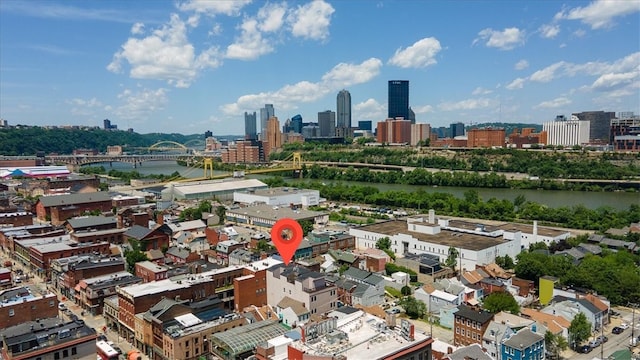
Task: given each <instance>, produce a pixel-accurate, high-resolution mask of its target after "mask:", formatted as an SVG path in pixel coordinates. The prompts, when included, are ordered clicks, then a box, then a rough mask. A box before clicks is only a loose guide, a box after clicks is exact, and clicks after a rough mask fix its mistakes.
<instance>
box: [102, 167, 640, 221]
mask: <svg viewBox="0 0 640 360" xmlns="http://www.w3.org/2000/svg"><path fill="white" fill-rule="evenodd" d="M92 166H104V167H105V168H106V169H107V171H109V170H110V169H116V170H121V171H132V170H137V171H138V172H140V174H142V175H149V174H165V175H169V174H172V173H173V172H175V171H178V172H179V173H180V175H182V176H183V177H187V178H197V177H202V176H203V174H204V170H203V169H197V168H188V167H186V166H180V165H178V164H177V163H175V162H173V161H148V162H145V163H143V164H142V166H138V167H137V168H135V169H134V168H133V165H131V164H126V163H119V162H114V163H113V165H112V167H109V163H104V164H93V165H92ZM214 173H218V174H224V173H225V172H222V171H214ZM249 177H253V178H257V179H261V178H267V177H269V176H267V175H252V176H249ZM285 180H286V181H287V182H296V181H314V180H316V179H285ZM318 181H322V180H318ZM324 182H325V183H327V184H330V183H335V182H337V181H333V180H324ZM340 183H342V184H345V185H365V186H373V187H375V188H378V189H379V190H381V191H387V190H404V191H417V190H418V189H422V190H424V191H426V192H428V193H435V192H444V193H449V194H452V195H454V196H456V197H463V196H464V192H465V191H467V190H469V189H474V190H476V191H477V192H478V194H479V195H480V197H481V198H482V199H483V200H489V199H490V198H492V197H495V198H496V199H500V200H502V199H506V200H509V201H513V200H514V199H515V198H516V197H517V196H518V195H524V196H525V198H526V199H527V200H530V201H535V202H537V203H540V204H543V205H547V206H549V207H554V208H555V207H560V206H572V205H579V204H582V205H584V206H586V207H588V208H590V209H595V208H598V207H600V206H610V207H612V208H614V209H618V210H627V209H629V206H631V205H632V204H640V192H634V193H628V192H584V191H550V190H520V189H488V188H465V187H448V186H440V187H432V186H420V185H398V184H377V183H368V182H356V181H341V182H340Z"/></svg>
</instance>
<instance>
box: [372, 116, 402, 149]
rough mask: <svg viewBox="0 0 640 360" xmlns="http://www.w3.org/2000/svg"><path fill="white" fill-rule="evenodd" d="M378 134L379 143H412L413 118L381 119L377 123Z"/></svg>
mask: <svg viewBox="0 0 640 360" xmlns="http://www.w3.org/2000/svg"><path fill="white" fill-rule="evenodd" d="M376 136H377V141H378V142H379V143H395V144H404V143H407V144H409V143H411V120H405V119H403V118H396V119H386V120H385V121H381V122H379V123H378V125H377V131H376Z"/></svg>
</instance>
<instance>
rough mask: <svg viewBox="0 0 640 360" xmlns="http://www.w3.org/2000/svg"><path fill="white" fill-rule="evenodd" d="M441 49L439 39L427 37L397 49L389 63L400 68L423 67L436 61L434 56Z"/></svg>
mask: <svg viewBox="0 0 640 360" xmlns="http://www.w3.org/2000/svg"><path fill="white" fill-rule="evenodd" d="M440 50H442V47H441V46H440V41H438V39H436V38H434V37H428V38H424V39H421V40H419V41H416V42H415V43H414V44H413V45H411V46H409V47H407V48H406V49H398V50H396V53H395V54H394V55H393V57H392V58H391V59H390V60H389V64H391V65H395V66H399V67H401V68H423V67H427V66H429V65H433V64H435V63H437V61H436V59H435V57H436V55H437V54H438V52H440Z"/></svg>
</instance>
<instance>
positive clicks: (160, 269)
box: [136, 261, 169, 283]
mask: <svg viewBox="0 0 640 360" xmlns="http://www.w3.org/2000/svg"><path fill="white" fill-rule="evenodd" d="M168 272H169V268H168V267H166V266H164V265H159V264H156V263H153V262H151V261H140V262H137V263H136V276H137V277H139V278H140V279H142V282H145V283H147V282H151V281H160V280H165V279H167V278H168Z"/></svg>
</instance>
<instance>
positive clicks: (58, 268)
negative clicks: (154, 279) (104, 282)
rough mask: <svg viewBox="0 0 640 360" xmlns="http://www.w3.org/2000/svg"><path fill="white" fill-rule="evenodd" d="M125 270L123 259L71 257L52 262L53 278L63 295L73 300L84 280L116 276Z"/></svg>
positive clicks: (55, 285) (54, 283)
mask: <svg viewBox="0 0 640 360" xmlns="http://www.w3.org/2000/svg"><path fill="white" fill-rule="evenodd" d="M124 270H125V261H124V259H123V258H121V257H102V258H99V257H98V258H96V257H94V256H71V257H67V258H62V259H55V260H52V261H51V278H52V281H53V285H54V287H56V288H57V289H58V290H59V291H60V293H61V294H62V295H65V296H67V297H70V298H73V296H74V294H75V287H76V285H78V283H79V282H80V280H82V279H90V278H93V277H98V276H104V275H109V274H114V273H117V272H120V271H124Z"/></svg>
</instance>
